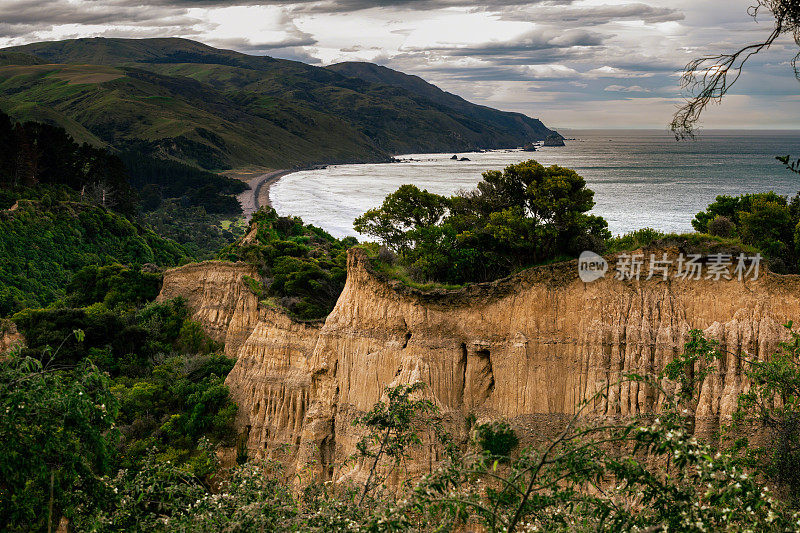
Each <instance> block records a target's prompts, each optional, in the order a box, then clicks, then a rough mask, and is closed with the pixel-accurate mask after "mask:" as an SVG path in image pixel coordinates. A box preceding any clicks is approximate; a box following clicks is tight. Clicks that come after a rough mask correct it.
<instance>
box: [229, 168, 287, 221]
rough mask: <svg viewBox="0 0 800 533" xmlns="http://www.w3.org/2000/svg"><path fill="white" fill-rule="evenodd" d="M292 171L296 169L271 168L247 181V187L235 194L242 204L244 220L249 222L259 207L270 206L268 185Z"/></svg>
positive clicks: (273, 183) (270, 185)
mask: <svg viewBox="0 0 800 533" xmlns="http://www.w3.org/2000/svg"><path fill="white" fill-rule="evenodd" d="M292 172H297V171H296V170H292V169H279V170H273V171H272V172H267V173H265V174H261V175H259V176H256V177H255V178H253V179H251V180H249V181H248V182H247V185H248V187H249V188H248V189H247V190H246V191H244V192H243V193H241V194H238V195H237V196H236V199H237V200H239V204H240V205H241V206H242V216H243V217H244V218H245V220H246V221H248V222H249V221H250V219H251V218H252V217H253V214H255V212H256V211H258V209H259V208H260V207H262V206H267V207H272V202H271V201H270V199H269V189H270V187H272V186H273V185H275V184H276V183H277V182H278V180H279V179H281V178H282V177H283V176H285V175H287V174H291V173H292Z"/></svg>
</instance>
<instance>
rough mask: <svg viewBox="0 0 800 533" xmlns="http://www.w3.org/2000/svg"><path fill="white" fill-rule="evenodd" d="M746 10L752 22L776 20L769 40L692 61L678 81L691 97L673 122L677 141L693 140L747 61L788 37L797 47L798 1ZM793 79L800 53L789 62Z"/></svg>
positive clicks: (770, 0) (768, 1)
mask: <svg viewBox="0 0 800 533" xmlns="http://www.w3.org/2000/svg"><path fill="white" fill-rule="evenodd" d="M757 1H758V3H757V4H756V5H754V6H752V7H750V9H749V10H748V13H749V14H750V16H752V17H753V18H754V19H755V18H757V17H758V14H759V12H761V11H763V10H767V11H769V12H770V14H771V15H772V16H773V17H774V19H775V26H774V28H773V30H772V32H771V33H770V34H769V36H768V37H767V38H766V39H765V40H764V41H763V42H760V43H756V44H751V45H748V46H745V47H744V48H741V49H740V50H738V51H736V52H733V53H730V54H719V55H713V56H706V57H701V58H698V59H695V60H693V61H691V62H690V63H689V64H688V65H686V67H685V69H684V72H683V76H682V77H681V88H683V89H684V90H686V91H688V92H689V94H690V96H689V98H688V99H687V100H686V103H685V104H684V105H683V106H682V107H681V108H680V109H678V111H677V112H676V113H675V116H674V117H673V118H672V123H671V124H670V129H671V130H672V132H673V133H674V134H675V138H676V139H687V138H693V137H694V132H695V127H696V125H697V123H698V121H699V120H700V115H701V114H702V113H703V111H704V110H705V108H706V106H708V104H710V103H712V102H714V103H719V102H720V101H721V100H722V97H723V96H725V95H726V94H727V92H728V91H729V90H730V88H731V87H732V86H733V85H734V84H735V83H736V81H737V80H738V79H739V76H741V74H742V68H743V67H744V65H745V63H746V62H747V60H748V59H750V58H751V57H752V56H754V55H756V54H758V53H759V52H761V51H762V50H766V49H768V48H769V47H770V46H772V44H773V43H774V42H775V41H776V40H777V39H778V38H780V37H781V36H783V35H787V34H790V35H792V37H793V38H794V41H795V42H796V43H797V45H798V46H800V2H798V0H757ZM792 69H793V70H794V74H795V77H797V78H798V79H800V53H798V54H797V55H796V56H795V57H794V58H793V59H792Z"/></svg>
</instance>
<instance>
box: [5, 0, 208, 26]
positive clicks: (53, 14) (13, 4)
mask: <svg viewBox="0 0 800 533" xmlns="http://www.w3.org/2000/svg"><path fill="white" fill-rule="evenodd" d="M140 4H141V2H140V1H139V0H118V1H111V2H102V3H101V2H95V1H91V2H81V3H72V2H68V1H65V0H56V1H53V0H12V1H4V2H2V3H0V20H2V21H3V23H5V24H8V25H17V24H27V25H30V26H32V27H42V26H49V25H53V24H132V25H142V24H154V23H155V24H159V25H162V24H163V25H170V26H174V25H190V24H193V23H195V22H197V20H196V19H194V18H191V17H188V16H185V14H186V10H185V9H176V8H175V7H169V6H163V7H152V6H151V7H148V8H146V9H145V8H143V7H142V6H141V5H140Z"/></svg>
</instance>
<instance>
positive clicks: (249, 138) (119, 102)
mask: <svg viewBox="0 0 800 533" xmlns="http://www.w3.org/2000/svg"><path fill="white" fill-rule="evenodd" d="M4 58H5V59H4ZM13 58H18V60H19V63H17V64H11V61H12V59H13ZM36 63H45V64H36ZM0 65H5V66H0V108H3V109H5V110H6V111H7V112H9V113H10V114H11V115H12V116H14V117H15V118H18V119H30V118H37V119H39V120H46V121H48V122H51V123H52V122H55V123H58V124H59V125H62V126H63V127H65V129H67V130H68V131H70V133H72V134H73V136H75V137H76V138H80V139H82V140H87V141H89V142H94V143H98V142H99V143H107V144H109V145H111V146H114V147H118V148H122V149H125V148H126V147H130V146H135V147H136V149H137V150H143V151H144V152H146V153H150V154H154V155H157V156H159V157H166V158H172V159H176V160H181V161H185V162H189V163H191V164H194V165H197V166H200V167H202V168H206V169H212V170H221V169H227V168H234V167H240V166H243V165H246V164H259V165H264V166H269V167H274V168H286V167H292V166H296V165H307V164H315V163H331V162H345V161H380V160H386V159H387V158H388V155H389V154H393V153H402V152H416V151H455V150H468V149H474V148H499V147H511V146H519V145H521V144H523V143H524V142H527V141H530V140H539V139H543V138H545V137H546V136H547V135H548V134H550V133H551V131H550V130H548V129H547V128H546V127H545V126H544V125H543V124H542V123H541V122H539V121H538V120H535V119H530V118H528V117H524V116H523V115H519V114H514V113H504V112H500V111H496V110H492V109H489V108H485V107H482V106H476V105H473V104H470V103H468V102H466V101H464V100H462V99H460V98H459V97H456V96H455V95H450V94H449V93H444V92H443V91H440V90H439V89H437V88H436V87H434V86H431V85H429V84H426V83H425V82H424V81H422V80H419V82H418V83H410V82H409V83H400V82H391V80H389V79H388V77H387V76H386V73H383V76H382V79H362V77H359V76H357V75H355V76H354V72H352V69H349V70H348V71H347V72H344V73H343V74H346V75H343V74H340V73H339V72H336V70H337V68H333V69H325V68H320V67H313V66H310V65H306V64H303V63H299V62H295V61H286V60H279V59H273V58H270V57H263V56H249V55H246V54H241V53H238V52H233V51H229V50H218V49H215V48H212V47H209V46H206V45H203V44H201V43H196V42H193V41H188V40H184V39H141V40H136V39H101V38H95V39H75V40H68V41H60V42H47V43H36V44H31V45H26V46H20V47H14V48H8V49H4V50H2V51H0ZM338 69H339V70H343V69H341V67H338ZM386 70H387V71H388V70H389V69H386ZM389 72H390V73H393V74H392V76H394V77H395V78H398V79H403V77H404V76H405V75H403V74H401V73H397V72H395V71H389ZM383 78H386V79H383ZM406 78H409V79H411V78H413V77H410V76H406ZM45 110H46V111H45Z"/></svg>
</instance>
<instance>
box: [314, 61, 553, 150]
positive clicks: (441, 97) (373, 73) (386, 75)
mask: <svg viewBox="0 0 800 533" xmlns="http://www.w3.org/2000/svg"><path fill="white" fill-rule="evenodd" d="M328 69H330V70H333V71H334V72H338V73H339V74H342V75H344V76H348V77H350V78H359V79H362V80H364V81H368V82H370V83H375V84H379V85H389V86H392V87H400V88H402V89H405V90H407V91H409V92H411V93H413V94H416V95H419V96H421V97H423V98H426V99H427V100H429V101H431V102H433V103H436V104H439V105H443V106H445V107H449V108H450V109H455V110H456V111H458V112H459V113H462V114H463V115H465V116H467V117H470V118H472V119H475V120H478V121H480V122H483V123H486V124H490V125H492V126H494V127H496V128H498V129H501V130H508V131H516V130H520V131H524V132H526V134H527V135H529V136H530V138H532V139H535V138H538V136H539V135H540V134H541V132H542V123H541V122H540V121H539V120H537V119H533V118H530V117H528V116H526V115H523V114H522V113H511V112H506V111H498V110H497V109H492V108H491V107H486V106H482V105H477V104H473V103H472V102H468V101H466V100H464V99H463V98H461V97H460V96H458V95H455V94H453V93H449V92H446V91H443V90H441V89H440V88H439V87H437V86H435V85H433V84H431V83H428V82H427V81H425V80H423V79H422V78H420V77H419V76H412V75H409V74H405V73H403V72H398V71H396V70H392V69H390V68H387V67H384V66H381V65H376V64H374V63H365V62H358V61H348V62H344V63H336V64H334V65H330V66H329V67H328Z"/></svg>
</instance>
